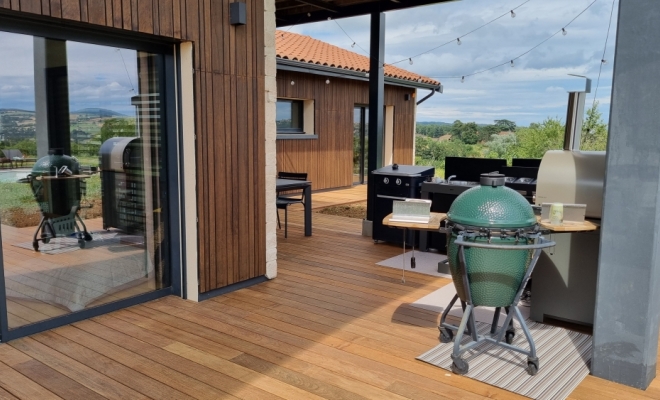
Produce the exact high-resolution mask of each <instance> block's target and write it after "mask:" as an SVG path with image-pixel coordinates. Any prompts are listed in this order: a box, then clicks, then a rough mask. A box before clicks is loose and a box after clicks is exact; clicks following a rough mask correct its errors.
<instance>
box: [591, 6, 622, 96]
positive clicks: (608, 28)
mask: <svg viewBox="0 0 660 400" xmlns="http://www.w3.org/2000/svg"><path fill="white" fill-rule="evenodd" d="M615 2H616V0H612V10H611V11H610V23H609V24H608V25H607V35H606V36H605V46H604V47H603V56H602V57H601V58H600V67H599V68H598V79H596V90H594V101H593V103H591V108H594V106H595V105H596V98H597V96H598V85H599V84H600V73H601V72H603V64H606V63H607V61H606V60H605V52H606V51H607V40H608V39H609V38H610V28H611V27H612V15H614V3H615Z"/></svg>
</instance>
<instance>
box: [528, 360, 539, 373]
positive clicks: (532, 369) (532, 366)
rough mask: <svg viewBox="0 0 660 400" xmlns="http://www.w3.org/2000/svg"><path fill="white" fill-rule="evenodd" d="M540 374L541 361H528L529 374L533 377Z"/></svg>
mask: <svg viewBox="0 0 660 400" xmlns="http://www.w3.org/2000/svg"><path fill="white" fill-rule="evenodd" d="M538 372H539V359H538V358H536V359H528V360H527V373H528V374H530V375H531V376H534V375H536V374H537V373H538Z"/></svg>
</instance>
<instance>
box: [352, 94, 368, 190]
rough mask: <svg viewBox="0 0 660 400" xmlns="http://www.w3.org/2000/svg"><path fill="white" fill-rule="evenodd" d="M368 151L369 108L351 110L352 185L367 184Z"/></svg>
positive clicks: (360, 107) (361, 107) (362, 107)
mask: <svg viewBox="0 0 660 400" xmlns="http://www.w3.org/2000/svg"><path fill="white" fill-rule="evenodd" d="M368 149H369V108H368V107H366V106H355V107H354V108H353V184H358V185H359V184H363V183H366V182H367V178H368V177H369V171H368V167H367V151H368Z"/></svg>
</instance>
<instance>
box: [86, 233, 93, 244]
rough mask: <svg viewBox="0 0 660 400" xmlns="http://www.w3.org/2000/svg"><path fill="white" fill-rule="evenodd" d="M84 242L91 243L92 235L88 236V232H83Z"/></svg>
mask: <svg viewBox="0 0 660 400" xmlns="http://www.w3.org/2000/svg"><path fill="white" fill-rule="evenodd" d="M84 235H85V241H87V242H91V241H92V235H90V234H89V232H85V233H84Z"/></svg>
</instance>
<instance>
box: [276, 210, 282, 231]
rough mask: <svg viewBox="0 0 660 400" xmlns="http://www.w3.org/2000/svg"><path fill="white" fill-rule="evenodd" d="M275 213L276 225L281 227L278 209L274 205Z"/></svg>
mask: <svg viewBox="0 0 660 400" xmlns="http://www.w3.org/2000/svg"><path fill="white" fill-rule="evenodd" d="M275 213H276V214H277V227H278V228H279V229H282V224H281V223H280V209H279V208H277V207H275Z"/></svg>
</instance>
